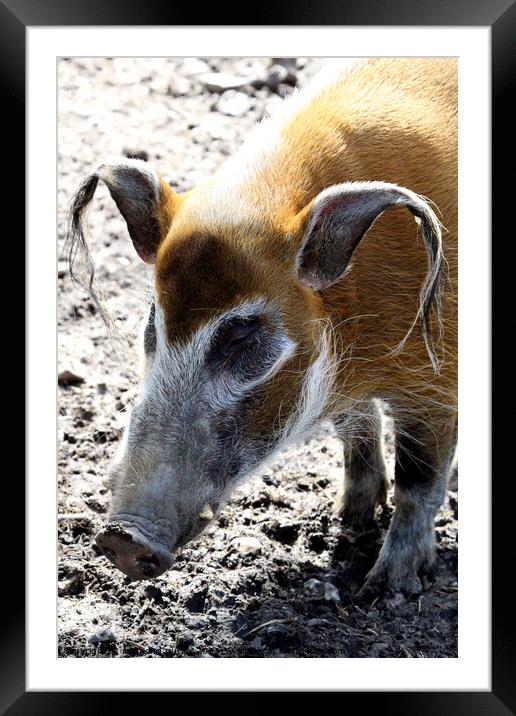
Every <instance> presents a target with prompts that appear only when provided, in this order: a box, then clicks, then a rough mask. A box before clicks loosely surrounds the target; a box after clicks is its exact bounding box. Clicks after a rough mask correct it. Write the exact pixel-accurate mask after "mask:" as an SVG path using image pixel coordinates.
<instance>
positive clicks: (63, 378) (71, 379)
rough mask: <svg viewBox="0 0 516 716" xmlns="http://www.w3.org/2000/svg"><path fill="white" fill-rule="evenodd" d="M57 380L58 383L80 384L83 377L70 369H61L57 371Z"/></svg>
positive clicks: (82, 381)
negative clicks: (59, 371)
mask: <svg viewBox="0 0 516 716" xmlns="http://www.w3.org/2000/svg"><path fill="white" fill-rule="evenodd" d="M57 382H58V384H59V385H80V384H81V383H84V378H83V377H82V375H78V374H77V373H74V372H73V371H72V370H63V371H61V373H59V375H58V377H57Z"/></svg>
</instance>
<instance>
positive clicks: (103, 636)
mask: <svg viewBox="0 0 516 716" xmlns="http://www.w3.org/2000/svg"><path fill="white" fill-rule="evenodd" d="M88 641H89V642H90V643H91V644H100V643H101V642H102V643H107V642H115V641H117V636H116V634H115V633H114V632H113V630H112V629H109V627H106V628H105V629H99V630H98V631H97V632H95V633H94V634H91V636H89V637H88Z"/></svg>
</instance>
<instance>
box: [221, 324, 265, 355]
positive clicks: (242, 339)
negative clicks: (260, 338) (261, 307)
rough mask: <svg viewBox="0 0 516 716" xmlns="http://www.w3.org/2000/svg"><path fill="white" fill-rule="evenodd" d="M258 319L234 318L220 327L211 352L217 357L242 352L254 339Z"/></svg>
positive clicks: (258, 326) (257, 329)
mask: <svg viewBox="0 0 516 716" xmlns="http://www.w3.org/2000/svg"><path fill="white" fill-rule="evenodd" d="M260 325H261V324H260V319H259V318H258V317H253V318H234V319H233V320H231V321H228V322H227V323H226V324H224V325H223V326H221V328H220V329H219V331H218V332H217V335H216V336H215V340H214V343H213V350H214V352H215V353H217V354H218V355H219V356H224V355H226V356H227V355H234V354H235V353H238V352H240V351H241V350H244V349H245V348H246V347H247V346H248V344H249V343H251V341H252V340H253V339H254V338H256V336H257V333H258V331H259V329H260Z"/></svg>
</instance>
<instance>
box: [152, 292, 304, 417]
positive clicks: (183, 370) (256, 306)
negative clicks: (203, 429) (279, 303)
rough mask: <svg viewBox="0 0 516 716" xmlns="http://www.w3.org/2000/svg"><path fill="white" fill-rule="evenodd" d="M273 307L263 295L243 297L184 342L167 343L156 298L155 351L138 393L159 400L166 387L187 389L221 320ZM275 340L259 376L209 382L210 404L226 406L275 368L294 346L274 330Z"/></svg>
mask: <svg viewBox="0 0 516 716" xmlns="http://www.w3.org/2000/svg"><path fill="white" fill-rule="evenodd" d="M276 310H277V309H275V307H274V306H271V305H270V304H269V303H268V302H267V300H266V299H265V298H258V299H255V300H251V301H245V302H244V303H241V304H239V305H238V306H235V307H233V308H230V309H228V310H227V311H225V312H224V313H222V314H219V315H217V316H216V317H215V318H213V319H212V320H210V321H208V323H206V324H205V325H203V326H202V327H201V328H199V329H198V330H197V331H196V332H195V333H194V334H193V335H192V337H191V338H190V340H189V341H188V343H186V344H183V345H173V346H171V345H170V344H169V342H168V338H167V330H166V323H165V316H164V314H163V310H162V308H161V307H160V306H159V304H158V303H157V302H156V309H155V318H154V324H155V332H156V352H155V355H154V357H153V359H152V362H151V364H150V365H149V369H148V371H147V375H146V376H145V379H144V381H143V383H142V393H141V397H143V396H144V395H145V396H149V397H151V396H152V398H153V399H154V400H159V399H160V397H161V398H162V399H163V400H166V401H168V400H169V397H168V391H167V388H172V389H173V390H174V391H179V392H180V393H181V392H182V391H183V390H184V391H189V390H190V386H192V385H194V384H195V382H196V376H198V375H199V374H200V372H201V371H203V370H204V369H205V360H206V355H207V353H208V350H209V348H210V346H211V343H212V339H213V336H214V335H215V333H216V331H217V330H218V328H219V327H220V325H221V324H222V323H224V322H226V321H229V320H231V319H233V318H250V317H252V316H255V315H261V314H263V313H267V312H269V313H271V312H273V313H274V312H275V311H276ZM278 342H279V345H278V344H276V347H278V348H279V355H277V357H276V359H275V360H274V361H273V362H272V363H271V365H270V367H269V369H268V370H267V371H266V372H265V373H264V374H262V375H260V377H259V378H256V379H254V380H249V381H241V380H238V378H235V379H234V380H233V379H231V378H229V379H226V380H225V381H222V380H221V381H220V382H219V383H218V384H217V385H215V386H212V387H213V392H212V393H211V395H210V402H212V404H213V407H220V408H222V407H229V406H230V405H231V404H233V403H234V402H235V401H236V400H238V399H239V398H240V397H241V396H242V395H244V394H245V393H247V392H248V391H249V390H252V389H253V388H255V387H256V386H257V385H259V384H260V383H263V382H264V381H266V380H268V379H269V378H271V377H272V376H273V375H274V374H275V373H276V372H278V371H279V370H280V369H281V367H282V366H283V365H284V364H285V362H286V361H287V360H288V359H289V358H290V357H291V356H292V355H293V353H294V352H295V349H296V344H295V343H294V342H293V341H292V340H291V339H290V338H289V337H288V336H287V335H286V334H285V333H279V334H278ZM178 397H180V396H178Z"/></svg>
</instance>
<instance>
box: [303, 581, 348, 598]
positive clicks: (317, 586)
mask: <svg viewBox="0 0 516 716" xmlns="http://www.w3.org/2000/svg"><path fill="white" fill-rule="evenodd" d="M304 593H305V595H306V596H307V597H308V598H309V599H323V600H324V601H326V602H335V603H339V602H340V594H339V590H338V589H337V587H336V586H335V585H333V584H331V583H330V582H322V581H321V580H319V579H309V580H308V582H306V583H305V586H304Z"/></svg>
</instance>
